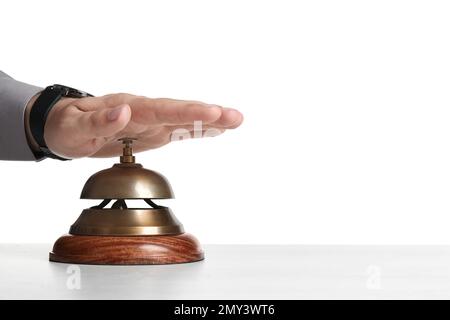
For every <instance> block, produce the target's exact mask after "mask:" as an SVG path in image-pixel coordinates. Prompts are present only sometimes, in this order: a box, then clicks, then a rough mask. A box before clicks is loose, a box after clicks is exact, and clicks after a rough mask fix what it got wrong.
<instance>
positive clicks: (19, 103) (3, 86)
mask: <svg viewBox="0 0 450 320" xmlns="http://www.w3.org/2000/svg"><path fill="white" fill-rule="evenodd" d="M41 90H42V88H39V87H35V86H32V85H29V84H26V83H23V82H19V81H16V80H14V79H13V78H11V77H10V76H8V75H7V74H5V73H4V72H2V71H0V160H36V158H35V157H34V155H33V152H32V151H31V149H30V146H29V145H28V141H27V137H26V133H25V119H24V118H25V108H26V106H27V104H28V102H29V101H30V99H31V98H32V97H33V96H34V95H35V94H37V93H38V92H40V91H41Z"/></svg>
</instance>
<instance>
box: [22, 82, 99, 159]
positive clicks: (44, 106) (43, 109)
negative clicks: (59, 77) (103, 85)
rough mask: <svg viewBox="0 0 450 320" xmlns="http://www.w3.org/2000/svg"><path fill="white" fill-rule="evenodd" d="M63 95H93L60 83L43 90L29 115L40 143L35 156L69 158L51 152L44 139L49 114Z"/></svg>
mask: <svg viewBox="0 0 450 320" xmlns="http://www.w3.org/2000/svg"><path fill="white" fill-rule="evenodd" d="M63 97H69V98H85V97H92V95H91V94H89V93H86V92H83V91H80V90H77V89H74V88H70V87H66V86H63V85H60V84H54V85H52V86H48V87H47V88H45V89H44V91H42V92H41V94H40V95H39V97H38V98H37V99H36V101H35V102H34V104H33V107H32V108H31V111H30V117H29V125H30V131H31V135H32V136H33V138H34V140H35V141H36V142H37V144H38V145H39V151H37V152H35V156H36V158H38V159H39V158H43V157H46V158H53V159H58V160H69V159H65V158H62V157H60V156H57V155H56V154H54V153H53V152H51V151H50V150H49V148H48V147H47V144H46V142H45V139H44V128H45V122H46V121H47V117H48V114H49V113H50V110H52V108H53V107H54V106H55V104H56V103H57V102H58V101H59V100H60V99H61V98H63Z"/></svg>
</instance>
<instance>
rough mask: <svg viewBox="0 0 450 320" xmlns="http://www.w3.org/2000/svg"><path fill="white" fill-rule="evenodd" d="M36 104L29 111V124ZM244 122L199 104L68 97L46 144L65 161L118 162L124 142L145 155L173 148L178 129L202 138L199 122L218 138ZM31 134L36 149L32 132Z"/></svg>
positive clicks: (51, 120) (53, 114)
mask: <svg viewBox="0 0 450 320" xmlns="http://www.w3.org/2000/svg"><path fill="white" fill-rule="evenodd" d="M35 99H36V97H35V98H33V99H32V101H30V104H29V107H28V108H27V111H26V117H27V119H28V115H29V112H30V109H31V108H32V104H33V102H34V101H35ZM242 120H243V116H242V114H241V113H240V112H239V111H237V110H235V109H231V108H223V107H220V106H217V105H211V104H206V103H203V102H198V101H183V100H174V99H165V98H159V99H151V98H146V97H141V96H134V95H131V94H123V93H119V94H110V95H106V96H103V97H88V98H81V99H75V98H63V99H61V100H60V101H58V103H57V104H56V105H55V106H54V107H53V108H52V109H51V111H50V113H49V115H48V118H47V122H46V124H45V129H44V139H45V141H46V143H47V146H48V148H49V149H50V150H51V151H52V152H53V153H55V154H57V155H59V156H61V157H64V158H81V157H88V156H89V157H113V156H117V155H120V154H121V153H122V146H121V144H120V143H117V141H116V140H117V139H119V138H123V137H133V138H137V139H138V140H137V141H135V143H133V150H134V151H135V152H139V151H144V150H148V149H154V148H158V147H161V146H163V145H165V144H167V143H169V142H170V141H171V136H172V133H173V131H174V130H175V129H186V130H187V131H184V132H185V133H188V132H189V133H190V136H191V137H194V136H195V137H196V136H198V133H197V134H196V135H194V134H193V131H194V121H201V123H202V127H201V130H203V133H206V136H215V135H218V134H220V133H223V132H224V131H225V130H226V129H234V128H237V127H238V126H239V125H240V124H241V123H242ZM27 123H28V121H27ZM195 129H196V130H198V128H195ZM27 135H28V138H29V141H30V143H31V144H32V146H34V147H35V148H36V142H35V141H34V139H33V138H32V136H31V134H30V132H29V128H28V127H27ZM201 135H202V136H204V134H201ZM184 136H185V135H183V137H184Z"/></svg>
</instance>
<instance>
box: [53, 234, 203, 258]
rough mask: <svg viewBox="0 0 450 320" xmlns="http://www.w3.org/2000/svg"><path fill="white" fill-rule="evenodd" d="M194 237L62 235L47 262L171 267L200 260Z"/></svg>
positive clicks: (185, 235)
mask: <svg viewBox="0 0 450 320" xmlns="http://www.w3.org/2000/svg"><path fill="white" fill-rule="evenodd" d="M203 259H204V255H203V251H202V249H201V247H200V244H199V242H198V241H197V239H195V237H194V236H192V235H190V234H187V233H183V234H179V235H165V236H79V235H64V236H62V237H60V238H59V239H58V240H57V241H56V242H55V244H54V246H53V250H52V252H50V261H55V262H64V263H77V264H105V265H130V264H172V263H186V262H194V261H199V260H203Z"/></svg>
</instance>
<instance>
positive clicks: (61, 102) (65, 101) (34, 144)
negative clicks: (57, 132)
mask: <svg viewBox="0 0 450 320" xmlns="http://www.w3.org/2000/svg"><path fill="white" fill-rule="evenodd" d="M39 96H40V93H38V94H36V95H35V96H33V97H32V98H31V99H30V101H29V102H28V104H27V106H26V108H25V134H26V137H27V141H28V145H29V146H30V148H31V150H32V151H33V152H39V151H40V146H39V144H38V143H37V142H36V139H35V138H34V137H33V134H32V132H31V128H30V113H31V110H32V108H33V105H34V103H35V102H36V100H37V99H38V98H39ZM72 100H75V99H74V98H67V97H62V98H61V99H59V101H58V102H57V103H56V104H55V105H54V107H53V108H52V110H50V112H49V114H48V119H50V118H51V115H52V113H54V112H56V111H57V110H59V109H61V108H62V107H65V106H67V105H68V104H69V103H70V102H71V101H72Z"/></svg>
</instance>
